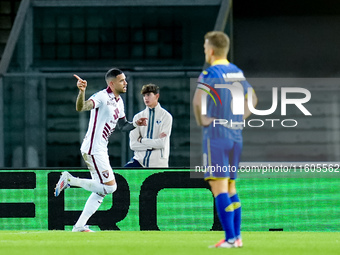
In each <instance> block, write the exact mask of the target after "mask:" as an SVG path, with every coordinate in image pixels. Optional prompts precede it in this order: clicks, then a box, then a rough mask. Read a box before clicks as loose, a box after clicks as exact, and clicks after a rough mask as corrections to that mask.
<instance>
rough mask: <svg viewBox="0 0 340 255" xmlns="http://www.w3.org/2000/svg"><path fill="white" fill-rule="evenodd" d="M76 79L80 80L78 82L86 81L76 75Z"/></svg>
mask: <svg viewBox="0 0 340 255" xmlns="http://www.w3.org/2000/svg"><path fill="white" fill-rule="evenodd" d="M73 76H74V77H76V78H77V79H78V81H84V80H83V79H82V78H80V77H79V76H78V75H76V74H74V75H73Z"/></svg>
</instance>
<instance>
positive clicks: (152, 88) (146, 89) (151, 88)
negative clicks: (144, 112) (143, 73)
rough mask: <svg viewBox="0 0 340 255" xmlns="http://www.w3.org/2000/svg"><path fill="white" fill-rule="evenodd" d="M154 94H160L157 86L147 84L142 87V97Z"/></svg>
mask: <svg viewBox="0 0 340 255" xmlns="http://www.w3.org/2000/svg"><path fill="white" fill-rule="evenodd" d="M151 92H152V93H154V94H158V93H159V87H158V86H157V85H155V84H152V83H149V84H146V85H144V86H143V87H142V90H141V92H140V93H141V94H142V95H145V94H146V93H151Z"/></svg>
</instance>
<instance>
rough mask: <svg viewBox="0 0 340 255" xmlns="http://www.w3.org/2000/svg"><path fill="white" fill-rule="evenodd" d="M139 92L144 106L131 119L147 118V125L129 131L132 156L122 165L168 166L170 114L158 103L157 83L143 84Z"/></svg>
mask: <svg viewBox="0 0 340 255" xmlns="http://www.w3.org/2000/svg"><path fill="white" fill-rule="evenodd" d="M141 94H142V95H143V100H144V103H145V105H146V108H145V109H144V110H143V111H141V112H139V113H137V114H136V115H135V116H134V118H133V121H136V120H138V119H140V118H147V119H148V125H147V127H145V126H140V127H137V128H135V129H133V130H132V131H131V132H130V148H131V150H133V151H134V156H133V158H132V159H131V160H130V161H129V162H128V163H126V165H125V166H124V167H169V153H170V134H171V128H172V116H171V114H170V113H169V112H167V111H166V110H165V109H164V108H162V107H161V105H160V103H158V99H159V87H158V86H157V85H155V84H147V85H144V86H143V87H142V90H141Z"/></svg>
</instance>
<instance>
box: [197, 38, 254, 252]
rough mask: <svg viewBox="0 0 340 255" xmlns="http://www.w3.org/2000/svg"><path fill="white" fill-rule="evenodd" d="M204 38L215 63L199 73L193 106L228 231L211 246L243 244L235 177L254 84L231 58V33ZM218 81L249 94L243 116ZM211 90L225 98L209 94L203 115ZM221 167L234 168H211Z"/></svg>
mask: <svg viewBox="0 0 340 255" xmlns="http://www.w3.org/2000/svg"><path fill="white" fill-rule="evenodd" d="M204 39H205V41H204V54H205V60H206V62H207V63H209V64H210V65H211V66H210V67H209V68H208V69H206V70H204V71H203V72H202V73H201V75H200V76H199V79H198V84H199V85H198V87H197V89H196V92H195V95H194V98H193V109H194V114H195V118H196V122H197V124H198V125H199V126H203V127H204V128H203V165H204V166H206V167H207V169H209V170H210V171H207V172H206V173H205V176H204V177H205V180H206V181H208V182H209V185H210V187H211V191H212V193H213V195H214V197H215V204H216V209H217V212H218V215H219V219H220V222H221V224H222V227H223V230H224V231H225V239H223V240H221V241H220V242H218V243H217V244H215V245H213V246H211V248H214V247H216V248H234V247H242V246H243V244H242V239H241V233H240V228H241V203H240V199H239V198H238V195H237V192H236V185H235V179H236V174H237V171H236V170H237V169H238V166H239V162H240V158H241V152H242V144H243V140H242V129H243V125H242V123H243V120H244V119H246V118H247V117H248V116H249V115H250V111H249V109H248V104H247V100H248V94H247V89H248V88H249V87H251V86H250V84H249V83H248V82H247V81H246V80H245V78H244V76H243V72H242V71H241V70H240V69H239V68H238V67H237V66H235V65H234V64H232V63H230V62H228V60H227V53H228V51H229V38H228V36H227V35H226V34H225V33H223V32H219V31H212V32H209V33H207V34H206V35H205V37H204ZM216 84H232V85H234V86H235V87H238V88H239V90H240V91H241V93H243V94H244V95H245V97H244V98H245V102H244V115H243V116H242V115H234V114H233V112H232V109H231V103H232V96H231V93H230V90H229V89H226V88H216V87H215V85H216ZM209 90H210V92H213V91H214V92H215V91H216V93H217V94H218V95H219V96H220V98H221V104H220V103H217V104H215V103H214V101H213V100H212V98H211V97H207V100H206V107H207V108H206V109H207V111H206V112H207V114H206V115H203V114H202V107H203V106H205V105H202V97H204V96H207V91H208V92H209ZM210 92H209V93H210ZM251 98H252V103H253V105H254V106H255V105H256V103H257V97H256V95H255V92H254V91H252V96H251ZM234 100H235V99H234ZM215 119H223V120H227V121H228V124H225V125H215V126H214V125H213V122H214V120H215ZM231 123H233V124H234V125H232V124H231ZM217 166H220V169H221V168H222V167H223V166H225V167H229V169H230V171H212V168H209V167H215V170H216V169H217Z"/></svg>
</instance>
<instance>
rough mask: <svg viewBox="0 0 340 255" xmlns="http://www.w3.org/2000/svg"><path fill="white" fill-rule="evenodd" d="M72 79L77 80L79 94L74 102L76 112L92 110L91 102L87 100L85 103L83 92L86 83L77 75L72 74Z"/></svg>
mask: <svg viewBox="0 0 340 255" xmlns="http://www.w3.org/2000/svg"><path fill="white" fill-rule="evenodd" d="M74 77H76V78H77V80H78V81H77V87H78V89H79V94H78V97H77V101H76V110H77V111H78V112H82V111H89V110H92V109H93V106H94V105H93V101H92V100H87V101H85V90H86V87H87V81H86V80H83V79H81V78H80V77H79V76H78V75H76V74H74Z"/></svg>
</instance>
